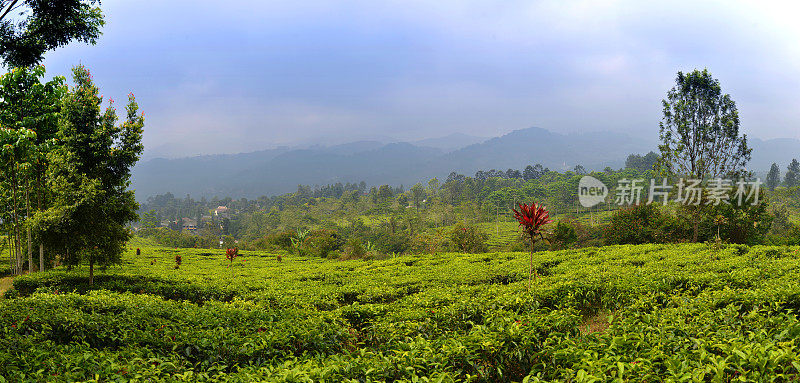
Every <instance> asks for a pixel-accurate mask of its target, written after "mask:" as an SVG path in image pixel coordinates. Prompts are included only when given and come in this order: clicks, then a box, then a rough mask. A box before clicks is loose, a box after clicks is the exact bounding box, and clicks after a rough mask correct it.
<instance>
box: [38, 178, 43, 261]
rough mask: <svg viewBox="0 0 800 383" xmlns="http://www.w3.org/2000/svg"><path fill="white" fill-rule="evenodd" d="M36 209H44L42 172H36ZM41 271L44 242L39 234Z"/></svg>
mask: <svg viewBox="0 0 800 383" xmlns="http://www.w3.org/2000/svg"><path fill="white" fill-rule="evenodd" d="M36 186H37V188H36V189H37V190H36V210H37V211H39V212H41V211H42V173H41V172H39V173H36ZM39 271H44V244H43V243H42V236H41V235H39Z"/></svg>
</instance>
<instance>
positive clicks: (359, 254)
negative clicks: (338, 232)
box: [344, 238, 367, 259]
mask: <svg viewBox="0 0 800 383" xmlns="http://www.w3.org/2000/svg"><path fill="white" fill-rule="evenodd" d="M366 255H367V250H366V249H364V245H363V244H362V243H361V240H360V239H358V238H350V239H349V240H347V245H346V246H345V249H344V257H345V258H346V259H363V258H364V257H365V256H366Z"/></svg>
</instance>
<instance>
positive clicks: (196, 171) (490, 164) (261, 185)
mask: <svg viewBox="0 0 800 383" xmlns="http://www.w3.org/2000/svg"><path fill="white" fill-rule="evenodd" d="M448 140H452V141H453V142H452V143H451V145H454V146H448V144H447V142H448ZM473 141H480V142H478V143H473V144H469V143H470V142H473ZM750 143H751V146H752V147H753V160H752V162H751V166H750V168H751V169H753V170H755V171H757V172H763V171H766V170H767V169H768V168H769V166H770V165H771V164H772V163H773V162H777V163H778V164H780V165H781V168H782V169H784V168H785V167H786V164H788V163H789V161H791V159H792V158H800V140H793V139H774V140H767V141H762V140H758V139H754V140H751V141H750ZM468 144H469V145H468ZM424 145H428V146H424ZM461 145H466V146H464V147H460V148H458V149H453V147H459V146H461ZM656 148H657V142H655V141H642V140H641V139H638V138H634V137H631V136H628V135H625V134H620V133H612V132H595V133H582V134H558V133H554V132H550V131H548V130H545V129H540V128H528V129H521V130H516V131H513V132H511V133H508V134H506V135H503V136H501V137H495V138H492V139H488V140H485V141H484V140H483V139H481V138H477V137H472V136H466V135H463V136H448V137H444V138H442V139H440V140H436V139H431V140H424V141H419V142H417V143H390V144H384V143H381V142H379V141H357V142H353V143H349V144H342V145H334V146H328V147H325V146H314V147H309V148H305V149H289V148H280V149H273V150H265V151H260V152H253V153H242V154H231V155H213V156H199V157H192V158H181V159H153V160H149V161H145V162H142V163H141V164H139V165H137V166H136V168H135V169H134V172H133V188H134V189H136V195H137V198H138V199H139V200H140V201H143V200H145V199H146V198H147V197H148V196H152V195H155V194H163V193H166V192H171V193H173V194H175V195H179V196H182V195H185V194H191V195H192V196H193V197H195V198H200V197H213V196H219V197H225V196H230V197H234V198H240V197H247V198H256V197H259V196H262V195H268V196H269V195H278V194H283V193H289V192H292V191H294V190H296V188H297V185H299V184H303V185H326V184H332V183H336V182H342V183H347V182H351V183H358V182H360V181H365V182H367V184H369V185H381V184H390V185H401V184H402V185H406V186H407V187H408V186H410V185H413V184H415V183H417V182H426V181H427V180H429V179H430V178H433V177H438V178H439V179H440V180H443V179H444V178H445V177H447V175H448V174H449V173H450V172H452V171H456V172H460V173H463V174H468V175H472V174H474V173H475V172H476V171H478V170H488V169H500V170H505V169H508V168H513V169H522V168H524V167H525V166H527V165H533V164H537V163H539V164H542V165H543V166H545V167H549V168H550V169H553V170H558V171H564V170H571V169H572V168H573V167H574V166H575V165H583V166H584V167H585V168H586V169H588V170H602V169H604V168H605V167H607V166H610V167H612V168H614V169H619V168H621V167H623V166H624V163H625V159H626V158H627V156H628V155H629V154H632V153H640V154H644V153H647V152H648V151H651V150H656Z"/></svg>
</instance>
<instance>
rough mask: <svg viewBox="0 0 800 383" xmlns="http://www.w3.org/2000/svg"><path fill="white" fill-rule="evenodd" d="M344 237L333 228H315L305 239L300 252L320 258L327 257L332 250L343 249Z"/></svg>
mask: <svg viewBox="0 0 800 383" xmlns="http://www.w3.org/2000/svg"><path fill="white" fill-rule="evenodd" d="M342 245H343V241H342V239H341V238H340V237H339V235H338V234H337V233H336V232H335V231H333V230H325V229H323V230H315V231H312V232H310V233H309V234H308V235H307V236H305V238H304V239H303V243H302V244H301V245H300V247H299V248H300V253H301V254H306V255H312V256H316V257H320V258H327V257H328V255H329V254H331V253H332V252H334V251H336V250H339V249H341V247H342Z"/></svg>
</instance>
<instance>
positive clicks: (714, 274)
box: [0, 244, 800, 382]
mask: <svg viewBox="0 0 800 383" xmlns="http://www.w3.org/2000/svg"><path fill="white" fill-rule="evenodd" d="M137 247H138V245H137ZM176 255H181V258H182V264H181V268H180V269H174V268H173V264H174V257H175V256H176ZM799 257H800V248H798V247H790V246H777V247H769V246H754V247H748V246H745V245H727V246H726V245H723V246H722V247H721V249H720V250H719V251H718V252H716V253H715V254H712V253H711V250H710V249H709V248H708V247H706V246H704V245H702V244H678V245H668V244H649V245H620V246H607V247H601V248H591V247H590V248H582V249H569V250H562V251H546V252H537V253H535V254H534V267H535V268H536V271H537V273H538V275H539V277H538V278H539V280H538V281H537V283H534V284H533V287H532V288H531V290H530V291H528V290H527V268H528V263H527V262H528V259H527V254H525V253H506V252H500V253H483V254H463V253H459V254H454V253H445V254H433V255H429V254H426V255H409V256H402V257H394V258H390V259H384V260H372V261H364V260H349V261H329V260H325V259H321V258H319V257H306V256H298V255H286V254H284V255H283V257H282V258H283V261H282V262H278V261H277V260H276V257H275V254H274V253H266V252H254V251H241V255H240V257H237V258H236V259H235V260H234V262H233V263H232V265H230V266H229V265H228V261H227V260H226V259H225V255H224V251H222V250H202V249H165V248H157V247H144V248H143V251H142V255H141V256H138V257H137V256H136V255H135V252H134V251H133V250H131V251H129V252H128V253H126V254H125V257H124V258H123V259H124V264H123V265H122V266H119V267H113V268H109V269H107V270H106V271H105V272H104V273H101V274H99V275H96V276H95V285H94V286H88V284H87V273H86V270H84V269H80V268H76V269H74V270H66V269H56V270H53V271H48V272H45V273H41V274H38V273H34V274H31V275H25V276H21V277H18V278H16V279H15V281H14V290H12V292H10V293H9V294H7V299H4V300H0V377H1V378H0V381H15V382H16V381H101V380H102V381H130V380H133V381H187V382H189V381H191V382H195V381H237V382H238V381H281V382H300V381H307V382H312V381H315V382H316V381H326V382H390V381H391V382H395V381H407V382H414V381H442V382H452V381H472V382H512V381H513V382H520V381H525V382H535V381H617V380H620V381H687V382H688V381H766V380H770V381H772V380H777V381H793V380H797V379H798V378H800V322H799V321H798V318H797V314H796V313H797V310H800V267H798V265H800V260H798V258H799Z"/></svg>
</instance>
